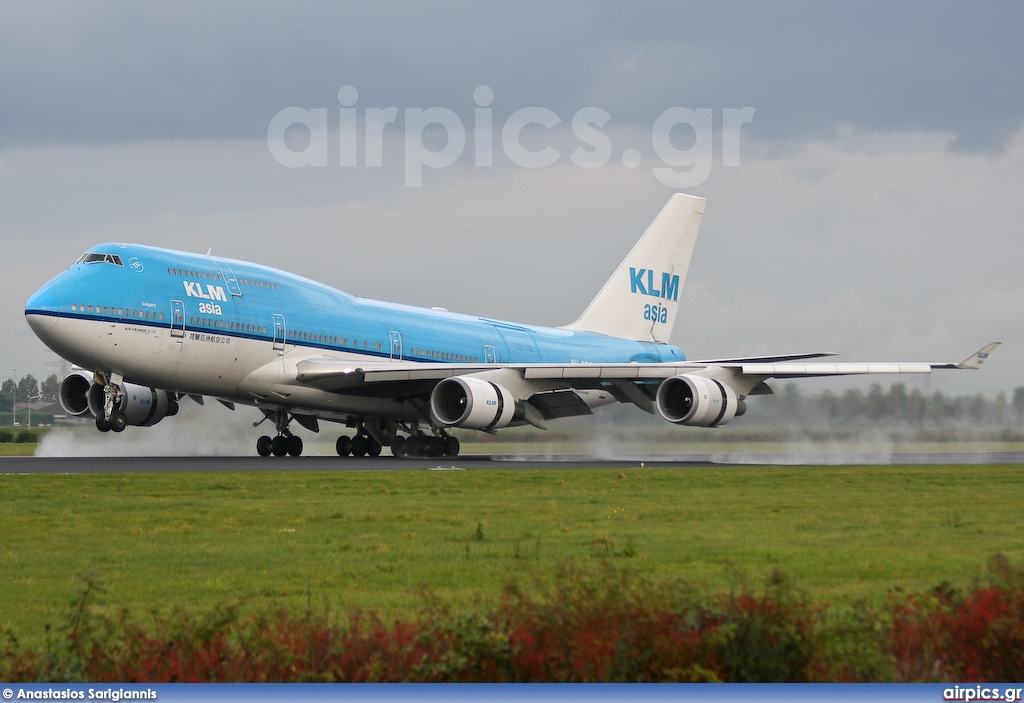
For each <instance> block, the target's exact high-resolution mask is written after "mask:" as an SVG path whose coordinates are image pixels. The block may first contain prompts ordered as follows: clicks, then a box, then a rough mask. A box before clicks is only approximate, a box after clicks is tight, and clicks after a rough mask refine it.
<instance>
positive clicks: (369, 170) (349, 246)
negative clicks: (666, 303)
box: [0, 1, 1024, 395]
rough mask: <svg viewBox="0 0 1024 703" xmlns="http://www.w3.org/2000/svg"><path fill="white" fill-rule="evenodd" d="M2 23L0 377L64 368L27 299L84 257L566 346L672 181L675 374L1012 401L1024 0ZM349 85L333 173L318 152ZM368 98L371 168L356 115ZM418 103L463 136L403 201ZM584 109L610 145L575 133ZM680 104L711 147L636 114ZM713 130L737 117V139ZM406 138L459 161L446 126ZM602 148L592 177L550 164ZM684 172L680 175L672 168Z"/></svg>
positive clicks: (16, 9)
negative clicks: (681, 193)
mask: <svg viewBox="0 0 1024 703" xmlns="http://www.w3.org/2000/svg"><path fill="white" fill-rule="evenodd" d="M0 12H2V15H0V16H2V17H3V22H2V23H0V95H2V100H0V232H2V233H3V241H4V248H3V252H4V255H3V256H2V257H0V273H2V280H4V281H5V283H6V286H7V295H5V296H4V298H5V300H6V303H4V304H3V305H0V325H2V326H3V329H4V330H5V332H4V334H3V336H2V339H3V343H2V347H0V378H6V377H8V376H10V375H11V369H12V368H13V367H18V369H19V371H18V374H19V375H21V374H24V373H25V372H32V373H34V374H36V375H37V377H42V376H45V375H47V374H48V373H51V372H53V371H55V370H56V369H57V367H56V366H55V365H54V361H55V357H54V356H53V355H52V354H51V353H50V352H48V351H47V350H46V349H45V348H44V347H43V346H42V344H41V343H39V342H38V341H37V340H36V339H35V337H34V335H33V334H32V333H31V331H30V330H29V328H28V326H27V325H26V324H25V322H24V302H25V300H27V299H28V297H29V296H30V295H31V294H32V292H33V291H34V290H35V289H37V288H38V287H39V286H41V285H42V284H43V283H44V282H45V281H46V280H48V279H49V278H51V277H52V276H53V275H55V274H56V273H58V272H59V271H60V270H62V269H63V268H64V267H66V266H67V265H68V264H70V263H71V262H72V261H74V260H75V259H76V258H77V257H78V256H79V255H80V254H81V253H82V252H83V251H84V250H85V249H87V248H88V247H90V246H92V245H94V244H97V243H99V242H103V241H131V242H139V243H145V244H154V245H160V246H167V247H172V248H180V249H185V250H190V251H202V252H205V251H206V250H207V249H208V248H210V247H212V248H213V251H214V253H216V254H219V255H222V256H226V257H232V258H240V259H248V260H252V261H257V262H260V263H264V264H269V265H274V266H279V267H281V268H284V269H287V270H290V271H294V272H297V273H301V274H303V275H306V276H309V277H311V278H315V279H318V280H321V281H324V282H326V283H328V284H331V285H334V286H336V287H338V288H342V289H344V290H347V291H349V292H352V293H356V294H359V295H365V296H371V297H378V298H385V299H390V300H397V301H401V302H406V303H412V304H420V305H428V306H429V305H440V306H444V307H447V308H449V309H452V310H458V311H462V312H469V313H477V314H484V315H488V316H492V317H499V318H504V319H511V320H518V321H523V322H530V323H537V324H550V325H558V324H565V323H568V322H571V321H572V320H574V319H575V318H576V316H577V315H578V314H579V313H580V312H581V311H582V309H583V308H584V307H585V306H586V304H587V302H589V300H590V298H591V297H592V296H593V295H594V294H595V293H596V292H597V290H598V289H599V288H600V286H601V284H602V283H603V282H604V280H605V279H606V278H607V277H608V275H609V274H610V273H611V271H612V269H613V268H614V267H615V266H616V264H617V263H618V262H619V261H620V260H621V258H622V257H623V256H624V254H625V253H626V252H627V251H628V250H629V248H630V246H632V244H633V243H634V242H635V240H636V239H637V238H638V237H639V236H640V234H641V233H642V232H643V230H644V228H645V227H646V226H647V225H648V224H649V222H650V220H651V219H653V217H654V216H655V215H656V214H657V212H658V210H659V209H660V208H661V206H662V205H663V204H664V203H665V201H666V200H667V199H668V197H669V196H670V195H671V193H673V192H674V191H675V190H677V189H679V186H678V185H675V186H674V185H673V183H671V182H669V183H666V182H665V181H666V179H665V178H659V177H658V175H657V174H658V173H659V172H661V171H662V170H663V169H672V170H673V171H674V172H676V173H677V174H684V175H685V174H688V177H689V178H690V180H692V181H694V182H692V183H689V184H687V185H686V186H685V188H684V189H685V190H687V191H688V192H692V193H694V194H697V195H701V196H704V197H707V198H708V201H709V202H708V207H707V211H706V214H705V217H704V223H703V227H702V230H701V235H700V239H699V240H698V243H697V250H696V254H695V257H694V262H693V265H692V267H691V270H690V275H689V278H688V280H687V283H686V287H685V289H684V292H683V295H682V297H681V301H682V304H683V306H684V309H683V311H682V313H681V319H680V320H679V321H678V322H677V325H676V329H675V333H674V337H673V341H674V342H675V343H677V344H679V345H680V346H681V347H682V348H683V349H684V351H685V352H686V353H687V355H688V356H689V357H690V358H701V357H714V356H724V355H738V354H753V353H778V352H789V351H808V350H827V351H837V352H842V353H843V359H846V360H878V361H886V360H901V361H903V360H906V361H916V360H922V361H956V360H959V359H960V358H962V357H963V356H966V355H967V354H969V353H970V352H973V351H974V350H975V349H977V348H978V347H980V346H981V345H983V344H985V343H987V342H989V341H995V340H998V341H1002V342H1004V347H1003V348H1002V349H1001V350H1000V351H999V352H998V354H997V355H995V356H994V357H993V359H992V361H991V363H990V365H989V367H987V368H986V369H985V371H984V372H982V373H979V374H968V373H964V374H945V375H944V376H941V377H940V376H938V375H936V376H935V377H933V378H932V379H931V380H930V381H928V384H929V385H928V388H933V389H937V390H944V391H950V392H957V393H973V392H979V391H980V392H985V393H986V394H989V395H994V393H995V392H997V391H999V390H1006V391H1012V389H1013V388H1015V387H1017V386H1021V385H1024V375H1022V374H1021V372H1020V369H1021V364H1022V362H1024V280H1022V275H1021V270H1022V263H1024V239H1022V223H1024V132H1022V123H1024V100H1022V99H1021V96H1022V95H1024V4H1021V3H1019V2H1005V3H985V2H979V3H963V2H956V3H937V2H903V3H889V2H878V3H871V2H860V1H858V2H855V3H800V2H789V3H785V4H781V3H756V4H755V3H731V2H716V3H702V4H695V3H681V2H665V3H646V4H644V3H613V2H609V3H574V2H561V3H551V2H539V3H507V4H504V3H483V2H465V3H461V2H436V3H382V2H366V3H353V2H350V3H319V2H289V3H287V4H285V3H273V4H272V3H259V2H237V3H234V2H230V3H228V2H221V3H215V2H206V1H204V2H194V3H192V2H176V3H167V4H163V5H157V4H153V3H134V2H124V3H116V2H93V3H88V4H85V3H62V2H51V3H45V4H43V3H29V2H24V3H14V2H3V3H0ZM346 86H351V87H353V88H355V91H348V93H347V94H348V95H350V96H356V95H357V99H356V102H355V103H354V106H352V109H354V110H355V111H356V114H357V115H358V118H359V122H358V128H357V134H358V137H359V139H358V144H359V147H358V152H357V157H356V165H355V166H343V165H342V164H341V162H340V158H341V157H340V156H339V149H340V144H341V141H342V138H341V137H340V136H339V135H341V134H342V132H341V128H340V126H339V122H340V120H341V116H340V115H341V110H342V107H343V106H342V104H341V103H340V102H339V91H340V90H341V89H342V88H344V87H346ZM481 86H486V87H487V88H489V91H487V90H485V91H483V93H477V92H476V91H477V89H478V88H480V87H481ZM342 92H343V96H342V97H344V94H346V92H345V91H342ZM482 94H493V99H492V100H482V101H480V102H477V101H475V99H474V98H475V96H479V95H482ZM481 103H483V108H485V109H487V110H490V113H487V114H488V116H487V119H486V120H485V121H486V122H487V123H488V124H490V126H491V139H490V140H489V141H488V143H487V144H484V142H483V137H480V138H478V136H479V135H478V133H477V132H476V131H475V129H476V125H477V124H478V123H482V121H484V120H483V118H481V117H480V115H481V114H484V113H478V112H477V110H478V108H480V106H481ZM349 104H351V100H349ZM293 107H297V108H302V109H305V110H316V109H321V110H325V111H326V116H327V132H326V135H321V134H313V135H310V134H309V133H308V132H306V131H304V129H303V128H299V129H298V130H297V131H296V129H295V128H292V129H291V130H289V131H288V133H287V136H288V142H287V144H288V146H289V148H290V149H291V151H292V152H293V153H299V154H300V155H308V154H311V153H312V149H313V148H314V147H315V146H316V145H317V144H319V143H320V142H318V141H317V140H318V139H319V138H320V137H321V136H324V137H325V139H326V142H325V143H326V144H327V145H328V148H327V149H326V151H325V152H324V153H325V154H326V157H325V158H326V165H324V166H320V167H309V166H307V167H301V168H289V167H287V166H285V165H282V163H281V162H280V159H277V158H275V157H274V155H273V154H272V151H271V148H270V144H268V130H270V126H271V122H272V120H273V119H274V117H275V115H278V114H279V113H281V111H282V110H286V109H288V108H293ZM389 107H394V108H397V118H396V121H395V123H394V124H391V125H388V126H386V127H385V129H384V131H383V137H382V139H381V140H380V154H381V156H380V161H381V166H380V167H377V166H373V165H372V162H373V157H372V154H371V153H370V151H372V149H371V150H368V149H367V147H366V143H365V134H366V120H365V117H366V114H367V110H370V111H371V112H372V111H374V110H376V109H385V108H389ZM434 107H437V108H444V110H445V114H450V115H452V116H454V117H455V118H456V119H457V120H458V121H459V122H460V123H461V124H463V125H464V126H465V128H466V129H465V131H466V135H465V136H466V141H465V145H464V148H462V149H461V151H459V152H458V153H457V154H456V156H457V158H455V159H454V162H453V163H452V164H451V165H449V166H446V167H443V168H429V167H428V168H424V169H422V185H420V186H419V187H409V185H408V181H409V175H410V169H409V166H408V164H407V163H406V161H407V160H408V159H409V157H410V153H414V155H415V152H413V151H411V149H410V143H409V142H408V132H409V128H410V120H409V119H407V118H408V117H409V115H410V114H413V113H411V112H410V111H415V110H417V109H427V108H434ZM527 108H534V111H533V112H530V113H529V114H540V113H538V112H537V110H538V109H540V110H542V111H545V112H543V114H551V115H554V116H555V117H556V118H557V119H558V120H560V121H559V122H558V123H557V124H554V125H552V126H543V125H540V124H531V125H527V126H526V127H525V128H524V129H523V130H522V131H521V133H519V134H518V138H517V139H518V142H517V143H518V144H519V145H521V148H522V150H523V151H524V152H531V153H533V154H538V153H542V150H544V149H547V152H546V153H548V154H551V153H554V154H555V156H557V158H556V159H554V160H553V163H551V164H550V165H546V166H544V167H539V168H530V167H527V166H524V165H522V163H521V161H522V159H521V158H519V159H518V160H517V158H516V154H511V155H510V153H509V150H508V148H507V145H506V144H505V143H504V142H503V141H502V139H503V130H504V128H505V127H507V126H508V124H509V123H510V121H512V120H513V119H514V116H515V114H517V113H518V114H520V115H521V114H523V113H519V111H522V110H524V109H527ZM588 108H590V109H591V110H590V111H589V112H588V111H587V109H588ZM595 108H596V109H597V110H598V112H600V111H603V113H604V114H606V115H607V122H606V123H604V124H603V125H601V126H600V127H599V128H598V127H594V126H593V125H592V129H593V130H595V131H597V132H599V133H600V134H601V135H603V138H604V140H603V141H601V140H597V139H596V138H594V137H593V132H590V133H585V132H582V131H580V130H579V129H578V128H574V126H573V118H574V115H577V114H578V113H580V111H583V114H584V115H593V114H598V113H595V112H594V110H593V109H595ZM678 108H688V109H690V110H694V111H697V112H694V113H692V114H694V115H696V114H698V113H699V114H701V115H706V116H709V121H708V123H707V124H708V125H709V127H708V129H705V128H704V126H703V124H704V123H701V122H699V121H698V120H697V119H696V118H695V119H694V121H693V122H691V124H692V125H693V127H692V128H691V127H688V126H687V125H686V124H682V125H679V126H678V127H676V128H674V129H672V130H668V131H665V134H666V135H667V136H666V139H667V142H665V143H663V144H662V146H661V147H660V148H659V147H658V146H657V145H656V143H655V142H657V134H658V133H659V128H658V120H659V117H664V115H666V114H669V115H678V114H683V113H679V112H673V109H678ZM744 108H752V110H748V111H746V112H737V111H742V110H743V109H744ZM311 114H312V113H311ZM687 114H691V113H687ZM730 114H732V115H741V114H742V115H746V116H747V117H748V118H749V119H745V120H741V122H742V124H740V125H739V126H738V127H737V126H736V125H735V124H734V125H733V128H730V127H729V126H728V125H726V122H727V121H728V117H727V115H730ZM677 121H678V120H677ZM723 125H726V127H725V128H723ZM314 131H315V130H314ZM586 134H590V135H591V136H590V137H586ZM581 135H583V136H582V137H581ZM414 136H415V137H417V139H416V140H414V144H413V145H414V146H415V145H417V144H419V143H423V144H426V145H428V146H429V148H431V149H434V150H438V149H441V148H442V147H443V146H444V145H445V144H446V143H447V144H449V145H451V142H450V141H446V138H445V133H444V131H443V130H440V129H434V128H432V129H428V130H426V133H425V134H424V135H423V137H422V139H420V138H419V135H418V133H417V134H414ZM371 141H372V140H371ZM665 144H667V145H668V146H665ZM730 145H731V146H730ZM602 146H603V147H604V148H605V150H606V152H607V153H606V154H605V156H603V157H600V158H598V157H592V158H591V161H590V163H589V164H588V165H580V164H579V163H578V162H577V161H574V160H573V158H572V154H574V153H583V156H584V157H586V156H587V154H588V153H590V152H594V151H599V150H600V147H602ZM705 146H708V147H710V148H707V149H705V148H704V147H705ZM485 147H486V149H485V150H486V151H487V152H488V153H490V154H492V161H491V165H490V166H488V165H486V163H485V162H481V160H480V158H479V156H478V154H479V153H481V152H480V151H479V149H482V148H485ZM730 148H731V149H732V150H731V151H730ZM552 150H553V152H552ZM578 150H581V151H578ZM666 154H667V156H666ZM685 154H689V155H691V156H692V157H694V158H693V161H694V162H696V164H697V165H696V166H695V167H694V169H693V170H692V171H686V169H685V168H684V167H683V166H686V165H688V164H689V162H687V163H686V164H683V165H680V164H678V163H671V159H672V158H678V157H679V155H685ZM673 155H674V156H673ZM599 156H600V155H599ZM595 158H596V159H597V162H598V163H600V164H601V165H598V166H594V159H595ZM579 161H582V162H583V163H585V164H586V163H587V160H586V158H582V159H580V160H579ZM698 176H699V177H698ZM889 380H890V379H885V381H886V383H888V382H889ZM821 383H822V382H820V381H816V382H812V384H811V385H809V386H808V389H809V391H816V390H820V389H821V388H823V387H824V386H822V385H820V384H821ZM865 383H866V382H865ZM815 384H817V385H815Z"/></svg>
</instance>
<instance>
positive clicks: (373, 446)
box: [366, 437, 383, 457]
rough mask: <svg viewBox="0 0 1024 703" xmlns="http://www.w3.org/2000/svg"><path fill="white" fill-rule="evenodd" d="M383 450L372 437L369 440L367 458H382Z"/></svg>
mask: <svg viewBox="0 0 1024 703" xmlns="http://www.w3.org/2000/svg"><path fill="white" fill-rule="evenodd" d="M382 449H383V447H381V446H380V445H379V444H377V440H375V439H373V438H372V437H368V438H367V442H366V456H372V457H378V456H380V453H381V450H382Z"/></svg>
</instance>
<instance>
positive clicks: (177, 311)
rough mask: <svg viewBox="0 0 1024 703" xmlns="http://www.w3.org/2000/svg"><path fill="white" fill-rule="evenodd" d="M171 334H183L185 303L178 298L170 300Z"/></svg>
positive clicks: (173, 335) (179, 335)
mask: <svg viewBox="0 0 1024 703" xmlns="http://www.w3.org/2000/svg"><path fill="white" fill-rule="evenodd" d="M171 336H172V337H184V336H185V303H184V302H182V301H180V300H172V301H171Z"/></svg>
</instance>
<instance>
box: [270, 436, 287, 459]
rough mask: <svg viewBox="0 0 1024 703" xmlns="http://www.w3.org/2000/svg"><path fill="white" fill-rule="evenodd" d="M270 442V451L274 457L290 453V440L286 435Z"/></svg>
mask: <svg viewBox="0 0 1024 703" xmlns="http://www.w3.org/2000/svg"><path fill="white" fill-rule="evenodd" d="M270 442H271V444H270V450H271V451H272V452H273V453H274V456H284V455H286V454H287V453H288V438H287V437H285V436H284V435H280V436H278V437H274V439H272V440H271V441H270Z"/></svg>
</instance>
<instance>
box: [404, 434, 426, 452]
mask: <svg viewBox="0 0 1024 703" xmlns="http://www.w3.org/2000/svg"><path fill="white" fill-rule="evenodd" d="M423 439H424V437H423V436H422V435H415V434H414V435H413V436H412V437H410V438H409V440H408V441H407V442H406V443H405V455H406V456H423Z"/></svg>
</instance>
